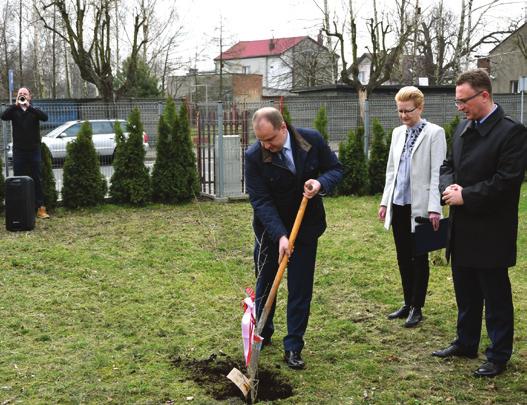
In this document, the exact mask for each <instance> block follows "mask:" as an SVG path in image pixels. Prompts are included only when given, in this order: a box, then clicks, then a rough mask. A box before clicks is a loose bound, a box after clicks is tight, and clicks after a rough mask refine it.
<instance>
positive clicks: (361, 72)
mask: <svg viewBox="0 0 527 405" xmlns="http://www.w3.org/2000/svg"><path fill="white" fill-rule="evenodd" d="M365 76H366V72H364V71H360V72H359V81H360V82H361V83H362V84H364V82H365V81H366V80H365V79H366V77H365Z"/></svg>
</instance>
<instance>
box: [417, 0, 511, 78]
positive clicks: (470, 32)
mask: <svg viewBox="0 0 527 405" xmlns="http://www.w3.org/2000/svg"><path fill="white" fill-rule="evenodd" d="M500 4H503V1H501V0H488V1H486V2H485V3H484V4H482V5H479V6H478V5H475V4H474V1H473V0H467V1H466V0H461V2H460V10H459V13H458V14H457V15H456V13H455V12H454V11H452V10H450V9H448V8H447V7H446V6H445V5H444V2H443V0H439V1H438V2H437V3H436V4H435V5H434V6H433V7H432V8H431V9H430V10H429V11H427V12H426V14H425V15H424V16H423V18H422V20H421V23H420V25H419V32H418V36H417V39H416V41H417V44H416V45H417V49H418V50H419V53H420V54H421V55H423V57H424V63H423V71H422V74H423V76H426V77H428V78H429V81H430V84H448V83H452V82H453V80H454V79H455V77H456V76H457V75H458V74H459V72H460V71H461V70H462V69H466V68H467V67H468V64H469V61H470V59H471V55H472V54H473V53H474V52H475V51H477V50H478V48H480V47H481V46H482V45H485V44H494V45H496V44H498V43H499V42H500V41H501V40H502V39H503V37H504V36H505V35H506V34H509V33H511V32H512V31H513V28H514V27H513V26H508V27H506V28H498V29H495V30H490V31H489V30H486V29H484V28H487V27H486V21H485V16H486V15H487V14H488V13H489V12H490V11H491V9H492V8H494V7H496V6H498V5H500Z"/></svg>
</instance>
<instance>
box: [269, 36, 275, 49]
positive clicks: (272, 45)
mask: <svg viewBox="0 0 527 405" xmlns="http://www.w3.org/2000/svg"><path fill="white" fill-rule="evenodd" d="M274 48H275V42H274V38H271V39H270V40H269V50H270V51H272V50H273V49H274Z"/></svg>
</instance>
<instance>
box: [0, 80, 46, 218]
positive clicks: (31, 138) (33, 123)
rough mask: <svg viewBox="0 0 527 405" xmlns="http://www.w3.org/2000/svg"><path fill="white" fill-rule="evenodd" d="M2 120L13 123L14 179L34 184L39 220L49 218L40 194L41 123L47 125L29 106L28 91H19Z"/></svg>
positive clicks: (36, 109)
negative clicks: (27, 180) (25, 178)
mask: <svg viewBox="0 0 527 405" xmlns="http://www.w3.org/2000/svg"><path fill="white" fill-rule="evenodd" d="M2 120H4V121H11V122H12V123H13V169H14V172H15V176H26V175H29V176H30V177H31V178H32V179H33V181H34V183H35V202H36V206H37V207H38V211H37V217H38V218H49V215H48V214H47V212H46V207H44V195H43V192H42V182H41V177H42V174H41V172H42V158H41V151H40V142H41V140H40V121H47V120H48V116H47V115H46V113H44V112H43V111H41V110H39V109H38V108H35V107H33V106H32V105H31V91H30V90H29V89H27V88H25V87H22V88H21V89H20V90H18V95H17V98H16V104H15V105H11V106H9V107H8V108H7V109H6V110H5V111H4V113H3V114H2Z"/></svg>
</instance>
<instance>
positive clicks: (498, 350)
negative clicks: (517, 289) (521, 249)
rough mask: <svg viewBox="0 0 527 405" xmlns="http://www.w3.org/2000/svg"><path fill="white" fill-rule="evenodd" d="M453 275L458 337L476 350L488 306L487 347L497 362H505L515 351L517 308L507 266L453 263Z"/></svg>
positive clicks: (473, 351)
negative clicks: (456, 264) (483, 266)
mask: <svg viewBox="0 0 527 405" xmlns="http://www.w3.org/2000/svg"><path fill="white" fill-rule="evenodd" d="M452 278H453V280H454V290H455V292H456V302H457V308H458V316H457V340H456V341H455V342H454V343H456V344H458V345H459V346H461V347H463V349H464V350H465V351H467V352H470V353H477V351H478V347H479V340H480V336H481V321H482V313H483V307H485V324H486V326H487V334H488V336H489V339H490V342H491V344H490V346H489V347H488V348H487V350H486V351H485V354H486V356H487V359H488V360H489V361H492V362H494V363H506V362H507V361H508V360H509V359H510V357H511V354H512V341H513V336H514V308H513V304H512V292H511V283H510V280H509V272H508V269H507V268H501V269H473V268H467V267H460V266H454V265H453V266H452Z"/></svg>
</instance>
